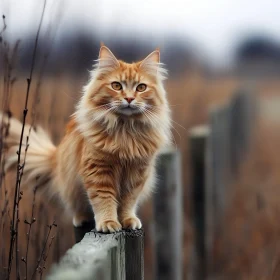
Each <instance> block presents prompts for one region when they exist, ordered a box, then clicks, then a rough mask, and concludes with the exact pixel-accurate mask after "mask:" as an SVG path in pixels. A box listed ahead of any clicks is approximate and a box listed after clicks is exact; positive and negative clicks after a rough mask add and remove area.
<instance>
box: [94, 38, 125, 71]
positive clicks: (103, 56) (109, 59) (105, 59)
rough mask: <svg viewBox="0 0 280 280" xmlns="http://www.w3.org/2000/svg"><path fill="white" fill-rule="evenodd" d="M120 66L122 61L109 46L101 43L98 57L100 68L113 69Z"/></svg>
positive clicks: (102, 69)
mask: <svg viewBox="0 0 280 280" xmlns="http://www.w3.org/2000/svg"><path fill="white" fill-rule="evenodd" d="M118 67H120V63H119V61H118V60H117V58H116V57H115V56H114V55H113V53H112V52H111V51H110V49H109V48H107V47H106V46H105V45H104V44H102V43H101V47H100V50H99V57H98V68H99V70H101V71H105V72H107V71H112V70H114V69H117V68H118Z"/></svg>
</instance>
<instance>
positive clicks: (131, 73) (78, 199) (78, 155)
mask: <svg viewBox="0 0 280 280" xmlns="http://www.w3.org/2000/svg"><path fill="white" fill-rule="evenodd" d="M165 76H166V70H165V69H164V68H163V67H162V64H161V63H160V52H159V50H155V51H154V52H152V53H151V54H150V55H148V56H147V57H146V58H145V59H144V60H142V61H140V62H137V63H131V64H129V63H125V62H123V61H121V60H117V59H116V57H115V56H114V55H113V53H112V52H111V51H110V50H109V49H108V48H107V47H106V46H104V45H102V46H101V48H100V52H99V59H98V60H97V63H96V65H95V67H94V69H93V71H92V72H91V78H90V81H89V83H88V84H87V85H86V86H85V88H84V91H83V95H82V97H81V100H80V102H79V104H78V106H77V108H76V111H75V113H74V114H73V115H72V116H71V119H70V121H69V123H68V125H67V128H66V134H65V136H64V138H63V140H62V141H61V143H60V144H59V145H58V147H55V146H54V145H53V144H52V141H51V140H50V138H49V136H48V135H47V133H45V132H44V131H43V130H42V129H41V128H37V129H36V130H35V129H33V128H31V134H30V137H29V148H28V151H27V158H26V164H25V168H24V179H25V180H24V182H25V183H27V185H29V186H34V185H35V184H37V185H39V186H40V187H39V189H40V190H42V191H45V192H43V193H42V194H45V195H48V196H55V197H59V199H60V201H61V202H62V204H63V206H65V208H66V211H67V212H68V213H71V214H72V215H73V224H74V226H80V225H81V224H82V223H83V222H84V221H87V220H92V218H93V213H94V218H95V223H96V229H97V230H98V231H102V232H115V231H119V230H121V229H122V228H124V229H126V228H131V229H139V228H141V226H142V225H141V221H140V220H139V218H138V217H137V216H136V208H137V205H138V204H139V202H140V201H141V200H142V198H144V197H145V196H147V195H148V194H149V193H150V192H151V190H152V188H153V185H154V178H155V161H156V157H157V154H158V152H159V150H160V149H161V148H163V147H164V146H165V145H167V144H169V140H170V114H169V106H168V102H167V99H166V93H165V90H164V87H163V80H164V78H165ZM4 118H6V117H4ZM21 126H22V125H21V123H20V122H19V121H17V120H16V119H14V118H12V119H11V120H10V130H9V135H8V137H7V139H6V144H7V145H8V147H9V152H8V156H7V161H6V167H7V168H11V167H13V166H15V165H16V164H17V155H16V151H17V150H18V143H19V136H20V132H21ZM29 128H30V126H29V125H27V126H26V127H25V134H26V135H27V134H28V130H29ZM24 139H25V138H24ZM23 150H24V149H23ZM22 156H23V155H22Z"/></svg>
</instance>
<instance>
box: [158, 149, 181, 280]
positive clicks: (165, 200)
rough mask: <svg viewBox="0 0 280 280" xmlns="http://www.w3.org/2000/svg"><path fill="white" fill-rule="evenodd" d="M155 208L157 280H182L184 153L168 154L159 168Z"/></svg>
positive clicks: (164, 154) (159, 163)
mask: <svg viewBox="0 0 280 280" xmlns="http://www.w3.org/2000/svg"><path fill="white" fill-rule="evenodd" d="M157 174H158V181H157V188H156V190H155V194H154V197H153V205H154V238H155V240H154V246H155V247H154V252H155V277H154V279H155V280H181V279H182V236H183V226H182V223H183V219H182V182H181V159H180V153H179V152H178V151H174V150H166V151H164V152H163V153H162V154H161V155H160V156H159V160H158V165H157Z"/></svg>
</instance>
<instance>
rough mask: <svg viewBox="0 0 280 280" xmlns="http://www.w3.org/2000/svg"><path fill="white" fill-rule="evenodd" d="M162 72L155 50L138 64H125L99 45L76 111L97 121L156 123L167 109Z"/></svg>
mask: <svg viewBox="0 0 280 280" xmlns="http://www.w3.org/2000/svg"><path fill="white" fill-rule="evenodd" d="M166 73H167V71H166V70H165V69H164V68H163V67H162V64H161V63H160V52H159V50H158V49H157V50H155V51H153V52H152V53H150V54H149V55H148V56H147V57H146V58H145V59H143V60H142V61H139V62H136V63H126V62H123V61H121V60H118V59H117V58H116V57H115V56H114V54H113V53H112V52H111V51H110V50H109V49H108V48H107V47H105V46H104V45H102V46H101V48H100V52H99V58H98V60H97V63H96V65H95V67H94V70H93V71H92V77H91V80H90V82H89V84H88V85H87V86H86V87H85V89H84V96H83V98H82V101H81V103H80V110H81V109H83V110H85V109H86V110H87V115H89V114H90V117H92V120H94V121H99V122H111V123H112V122H114V121H117V120H118V119H122V120H124V121H130V120H138V121H143V122H149V123H153V124H156V123H157V122H159V121H160V117H161V115H162V113H164V112H163V111H164V110H167V109H168V106H167V101H166V94H165V90H164V87H163V84H162V81H163V80H164V79H165V77H166Z"/></svg>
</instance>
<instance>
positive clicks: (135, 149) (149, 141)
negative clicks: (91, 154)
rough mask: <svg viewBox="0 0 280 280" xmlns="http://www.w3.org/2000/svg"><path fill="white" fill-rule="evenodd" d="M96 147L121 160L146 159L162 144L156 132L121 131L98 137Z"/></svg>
mask: <svg viewBox="0 0 280 280" xmlns="http://www.w3.org/2000/svg"><path fill="white" fill-rule="evenodd" d="M94 144H95V148H96V149H97V150H100V151H102V152H105V153H108V154H112V155H113V156H116V157H118V158H119V159H120V160H124V162H125V164H126V160H129V161H130V162H131V160H133V159H135V161H136V162H137V161H139V160H140V161H141V160H142V159H143V160H145V159H147V158H150V157H152V156H153V155H154V154H155V153H156V152H157V150H158V149H159V147H160V145H161V138H160V136H159V135H158V134H157V133H155V132H152V131H151V132H149V133H143V132H142V133H132V132H130V131H121V132H119V133H112V134H105V133H104V135H103V137H102V139H100V138H99V137H97V139H96V141H95V143H94Z"/></svg>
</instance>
